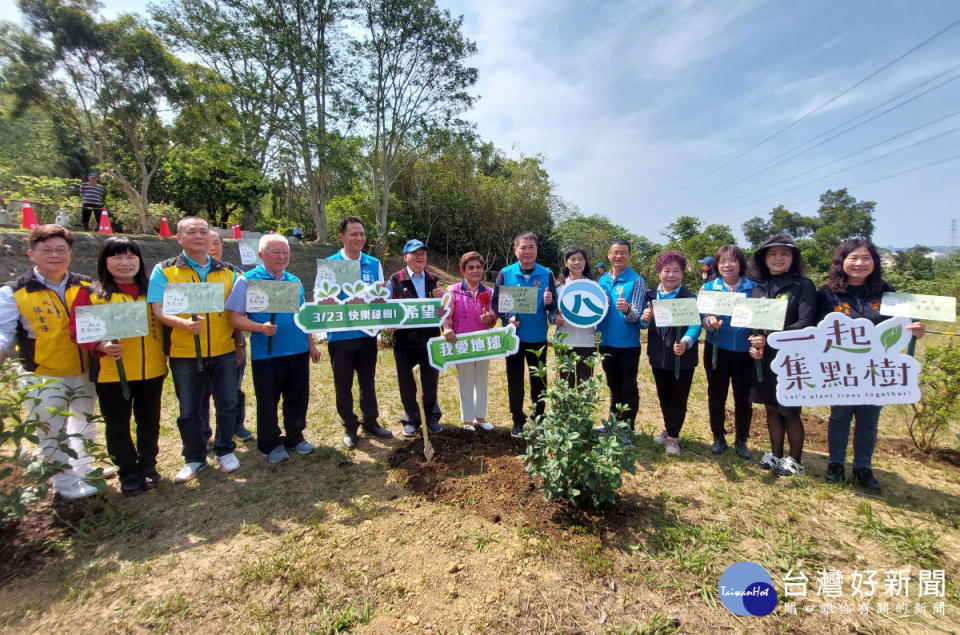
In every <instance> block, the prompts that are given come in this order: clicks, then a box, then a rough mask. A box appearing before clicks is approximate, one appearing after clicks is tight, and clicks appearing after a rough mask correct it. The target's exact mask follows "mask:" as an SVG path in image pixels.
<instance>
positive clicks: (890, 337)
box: [880, 324, 903, 351]
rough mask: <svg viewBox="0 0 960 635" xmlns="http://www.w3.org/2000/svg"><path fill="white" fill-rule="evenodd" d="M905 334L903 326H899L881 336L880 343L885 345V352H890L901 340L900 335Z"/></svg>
mask: <svg viewBox="0 0 960 635" xmlns="http://www.w3.org/2000/svg"><path fill="white" fill-rule="evenodd" d="M902 333H903V325H902V324H897V325H896V326H895V327H893V328H892V329H887V330H886V331H884V332H883V333H881V334H880V343H881V344H883V350H885V351H889V350H890V347H891V346H893V345H894V344H896V343H897V342H898V341H899V340H900V335H901V334H902Z"/></svg>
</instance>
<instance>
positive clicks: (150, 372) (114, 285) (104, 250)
mask: <svg viewBox="0 0 960 635" xmlns="http://www.w3.org/2000/svg"><path fill="white" fill-rule="evenodd" d="M146 300H147V273H146V271H145V267H144V264H143V256H142V255H141V253H140V247H138V246H137V243H135V242H133V241H132V240H131V239H129V238H127V237H126V236H112V237H110V238H108V239H107V240H106V242H104V243H103V246H102V247H101V248H100V255H99V256H98V257H97V280H96V281H95V282H94V283H93V284H92V285H90V286H89V287H84V288H83V289H81V291H80V292H79V293H78V294H77V298H76V300H75V301H74V303H73V309H72V310H71V315H70V329H71V334H72V336H73V339H74V341H76V307H78V306H87V305H96V304H115V303H119V302H140V303H142V304H143V310H144V311H145V312H146V314H147V320H148V321H149V324H150V332H149V333H148V334H147V335H145V336H143V337H131V338H126V339H124V340H113V341H105V342H92V343H89V344H81V345H80V346H83V347H85V348H87V349H88V350H89V351H90V352H91V353H92V355H93V357H94V358H95V359H97V360H99V365H98V364H93V365H92V369H91V373H92V374H93V377H92V378H93V379H94V381H95V382H96V387H97V396H98V397H99V399H100V412H101V414H103V419H104V421H105V422H106V430H107V452H109V453H110V458H111V459H113V462H114V463H115V464H116V466H117V469H118V471H119V476H120V491H121V492H122V493H123V494H124V495H125V496H136V495H137V494H142V493H143V492H145V491H146V490H147V489H148V488H151V487H155V486H156V485H157V482H158V481H159V480H160V474H159V473H158V472H157V452H158V448H157V443H158V440H159V437H160V395H161V392H162V391H163V379H164V377H165V376H166V374H167V358H166V356H165V355H164V354H163V335H162V332H161V329H160V324H159V323H158V322H157V319H156V317H154V315H153V312H152V311H151V310H150V305H149V304H148V303H147V302H146ZM117 360H121V361H122V362H123V370H124V374H125V376H126V381H127V385H128V386H129V391H130V392H129V395H130V397H129V398H126V397H124V395H123V391H122V389H121V385H120V374H119V371H118V366H117ZM131 411H132V412H133V415H134V417H135V419H136V422H137V442H136V444H134V442H133V439H132V437H131V435H130V413H131Z"/></svg>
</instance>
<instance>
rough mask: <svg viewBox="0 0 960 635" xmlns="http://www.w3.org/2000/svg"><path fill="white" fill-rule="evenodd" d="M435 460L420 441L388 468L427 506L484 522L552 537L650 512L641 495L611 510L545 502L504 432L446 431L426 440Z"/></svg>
mask: <svg viewBox="0 0 960 635" xmlns="http://www.w3.org/2000/svg"><path fill="white" fill-rule="evenodd" d="M430 442H431V443H432V444H433V449H434V452H435V454H434V456H433V459H432V460H431V461H427V460H426V459H425V458H424V456H423V439H422V438H417V439H416V440H414V441H413V442H411V443H408V444H405V445H403V446H400V447H399V448H397V449H396V450H394V451H393V452H392V453H391V455H390V457H389V459H388V461H387V462H388V464H389V465H390V467H391V468H393V469H395V470H396V471H397V475H398V477H399V479H400V482H401V484H402V485H403V486H404V487H405V488H407V489H409V490H410V491H412V492H414V493H416V494H419V495H421V496H423V497H424V498H425V499H426V500H428V501H430V502H439V503H455V504H457V505H459V506H461V507H463V508H465V509H468V510H470V511H472V512H473V513H476V514H479V515H480V516H483V517H484V518H487V519H488V520H490V521H492V522H495V523H499V522H517V523H519V524H523V525H529V526H531V527H535V528H538V529H543V530H547V531H551V532H557V531H564V530H567V529H570V528H572V527H582V528H584V529H588V530H591V531H598V532H603V533H606V532H611V533H616V532H617V531H618V530H619V529H620V528H622V527H625V526H629V525H633V524H634V523H636V522H637V521H638V520H640V519H641V518H642V517H644V516H646V515H648V514H649V513H650V509H651V507H650V505H649V504H648V502H647V501H645V500H644V499H643V498H642V497H641V496H639V495H637V494H633V493H628V494H626V495H625V496H623V497H622V498H620V499H619V500H618V502H617V504H616V505H615V506H612V507H609V508H604V509H599V510H593V509H578V508H574V507H572V506H571V505H569V504H568V503H566V502H565V501H562V500H556V499H554V500H550V501H546V500H544V495H543V494H542V493H541V492H540V491H539V490H538V487H539V482H537V481H536V480H535V479H532V478H531V477H530V476H529V475H528V474H527V473H526V471H524V469H523V461H522V460H521V459H518V458H517V456H518V455H519V454H521V453H522V452H523V450H524V444H523V442H522V441H520V440H518V439H514V438H512V437H511V436H510V434H509V433H508V432H506V431H501V430H497V431H494V432H479V431H478V432H474V433H471V432H464V431H463V430H461V429H449V428H448V429H445V430H444V431H443V433H441V434H436V435H431V436H430Z"/></svg>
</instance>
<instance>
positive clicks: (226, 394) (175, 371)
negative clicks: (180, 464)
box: [170, 351, 239, 463]
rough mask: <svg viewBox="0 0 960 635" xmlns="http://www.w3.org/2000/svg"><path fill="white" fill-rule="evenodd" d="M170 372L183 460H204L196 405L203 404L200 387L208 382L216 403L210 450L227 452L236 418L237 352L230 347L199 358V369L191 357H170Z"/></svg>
mask: <svg viewBox="0 0 960 635" xmlns="http://www.w3.org/2000/svg"><path fill="white" fill-rule="evenodd" d="M170 374H171V375H173V386H174V388H175V389H176V392H177V400H178V401H179V402H180V416H179V417H177V428H178V429H179V430H180V441H181V443H183V458H184V459H185V461H186V462H187V463H204V462H206V460H207V440H206V438H204V435H203V423H202V420H201V418H200V409H201V406H202V404H203V399H202V397H203V388H204V386H205V385H206V384H207V382H209V383H210V387H211V388H212V389H213V398H214V400H215V401H216V404H217V433H216V435H215V436H214V440H213V452H214V454H216V455H217V456H223V455H224V454H230V453H231V452H233V451H234V449H236V447H237V444H236V443H235V442H234V441H233V434H234V431H235V428H236V422H237V408H238V407H239V403H238V401H237V356H236V353H234V352H233V351H230V352H229V353H225V354H223V355H217V356H216V357H204V358H203V370H197V360H196V358H194V357H171V358H170Z"/></svg>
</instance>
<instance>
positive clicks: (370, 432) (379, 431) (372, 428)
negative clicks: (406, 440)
mask: <svg viewBox="0 0 960 635" xmlns="http://www.w3.org/2000/svg"><path fill="white" fill-rule="evenodd" d="M363 432H364V434H366V435H367V436H370V437H380V438H382V439H392V438H393V433H392V432H390V431H389V430H387V429H386V428H384V427H383V426H382V425H380V424H379V423H374V424H373V425H369V426H363Z"/></svg>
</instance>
